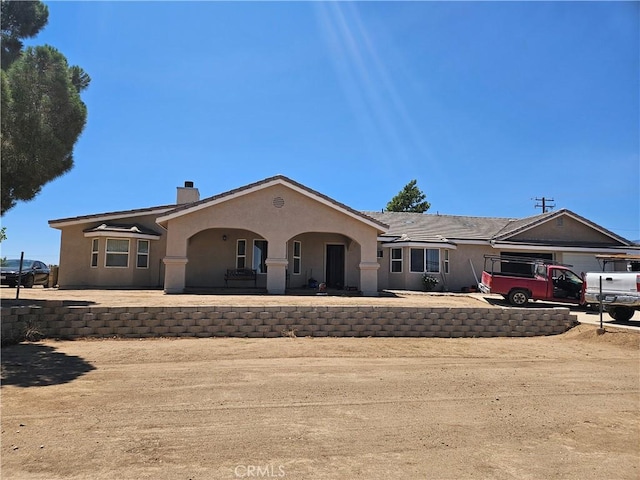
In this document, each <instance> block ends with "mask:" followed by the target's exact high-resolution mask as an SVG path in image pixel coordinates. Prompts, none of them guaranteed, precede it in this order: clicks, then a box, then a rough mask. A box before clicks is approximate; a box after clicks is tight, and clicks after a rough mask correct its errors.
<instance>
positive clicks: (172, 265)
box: [162, 257, 189, 293]
mask: <svg viewBox="0 0 640 480" xmlns="http://www.w3.org/2000/svg"><path fill="white" fill-rule="evenodd" d="M162 261H163V262H164V265H165V269H164V293H183V292H184V287H185V279H186V267H187V262H188V261H189V259H188V258H187V257H164V258H163V259H162Z"/></svg>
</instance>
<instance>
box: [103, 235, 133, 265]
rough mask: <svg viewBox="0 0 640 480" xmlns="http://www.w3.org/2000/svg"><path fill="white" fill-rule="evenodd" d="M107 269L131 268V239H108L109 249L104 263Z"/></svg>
mask: <svg viewBox="0 0 640 480" xmlns="http://www.w3.org/2000/svg"><path fill="white" fill-rule="evenodd" d="M104 262H105V263H104V266H105V267H111V268H128V267H129V239H128V238H107V249H106V255H105V261H104Z"/></svg>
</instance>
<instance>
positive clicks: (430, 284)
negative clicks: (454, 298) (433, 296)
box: [422, 273, 439, 292]
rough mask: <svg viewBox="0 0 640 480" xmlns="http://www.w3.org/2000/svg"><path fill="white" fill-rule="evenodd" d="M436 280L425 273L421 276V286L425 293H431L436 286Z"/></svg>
mask: <svg viewBox="0 0 640 480" xmlns="http://www.w3.org/2000/svg"><path fill="white" fill-rule="evenodd" d="M438 283H439V282H438V279H437V278H436V277H434V276H432V275H427V274H426V273H425V274H423V275H422V285H423V287H424V289H425V290H426V291H427V292H430V291H432V290H433V289H434V288H436V286H437V285H438Z"/></svg>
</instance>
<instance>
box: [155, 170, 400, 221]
mask: <svg viewBox="0 0 640 480" xmlns="http://www.w3.org/2000/svg"><path fill="white" fill-rule="evenodd" d="M273 185H284V186H286V187H288V188H291V189H292V190H294V191H296V192H298V193H301V194H302V195H305V196H306V197H309V198H312V199H313V200H316V201H317V202H320V203H322V204H324V205H326V206H328V207H330V208H333V209H334V210H337V211H339V212H342V213H344V214H346V215H348V216H350V217H352V218H354V219H356V220H359V221H361V222H364V223H366V224H368V225H370V226H372V227H374V228H376V229H377V230H378V231H381V232H385V231H386V230H387V229H388V228H389V226H388V225H386V224H385V223H383V222H382V221H379V220H377V219H375V218H373V217H371V216H369V215H366V214H364V213H362V212H359V211H357V210H354V209H353V208H351V207H348V206H347V205H345V204H344V203H340V202H338V201H336V200H334V199H332V198H330V197H328V196H326V195H324V194H322V193H320V192H318V191H316V190H313V189H311V188H309V187H307V186H305V185H302V184H301V183H298V182H296V181H294V180H291V179H290V178H288V177H285V176H284V175H275V176H273V177H269V178H265V179H264V180H260V181H258V182H254V183H250V184H249V185H245V186H243V187H239V188H235V189H233V190H229V191H228V192H224V193H220V194H218V195H214V196H212V197H208V198H204V199H202V200H200V201H197V202H193V203H188V204H184V205H179V206H177V207H176V208H174V209H172V210H170V211H168V212H165V213H164V214H163V215H161V216H160V217H158V219H157V220H156V221H157V223H158V224H160V225H162V226H166V223H167V222H168V221H169V220H171V219H173V218H177V217H180V216H182V215H187V214H189V213H192V212H195V211H198V210H200V209H203V208H208V207H210V206H212V205H216V204H218V203H222V202H226V201H229V200H231V199H233V198H237V197H240V196H243V195H247V194H249V193H252V192H255V191H258V190H262V189H265V188H268V187H271V186H273Z"/></svg>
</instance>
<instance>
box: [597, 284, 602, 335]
mask: <svg viewBox="0 0 640 480" xmlns="http://www.w3.org/2000/svg"><path fill="white" fill-rule="evenodd" d="M598 278H600V294H599V295H598V298H599V299H600V330H602V300H603V298H602V275H600V277H598Z"/></svg>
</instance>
